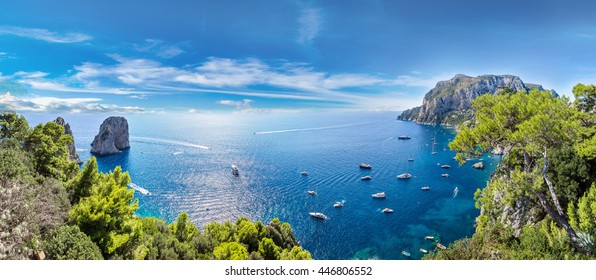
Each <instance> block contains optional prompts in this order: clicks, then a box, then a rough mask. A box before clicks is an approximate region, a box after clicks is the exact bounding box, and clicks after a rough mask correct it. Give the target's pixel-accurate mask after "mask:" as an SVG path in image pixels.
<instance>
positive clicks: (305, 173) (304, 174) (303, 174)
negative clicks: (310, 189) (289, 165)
mask: <svg viewBox="0 0 596 280" xmlns="http://www.w3.org/2000/svg"><path fill="white" fill-rule="evenodd" d="M300 175H302V176H308V172H306V171H302V172H300Z"/></svg>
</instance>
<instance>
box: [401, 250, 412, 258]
mask: <svg viewBox="0 0 596 280" xmlns="http://www.w3.org/2000/svg"><path fill="white" fill-rule="evenodd" d="M401 254H402V255H404V256H406V257H409V256H410V253H408V252H407V251H401Z"/></svg>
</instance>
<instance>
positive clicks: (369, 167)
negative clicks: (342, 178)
mask: <svg viewBox="0 0 596 280" xmlns="http://www.w3.org/2000/svg"><path fill="white" fill-rule="evenodd" d="M359 167H360V168H364V169H372V165H370V164H366V163H361V164H360V165H359Z"/></svg>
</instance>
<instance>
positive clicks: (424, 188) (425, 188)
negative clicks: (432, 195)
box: [421, 186, 430, 191]
mask: <svg viewBox="0 0 596 280" xmlns="http://www.w3.org/2000/svg"><path fill="white" fill-rule="evenodd" d="M421 189H422V190H423V191H428V190H430V187H429V186H424V187H422V188H421Z"/></svg>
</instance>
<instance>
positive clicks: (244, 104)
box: [217, 99, 254, 111]
mask: <svg viewBox="0 0 596 280" xmlns="http://www.w3.org/2000/svg"><path fill="white" fill-rule="evenodd" d="M253 102H254V100H251V99H243V100H242V101H233V100H219V101H217V104H221V105H226V106H233V107H235V108H236V110H239V111H245V110H250V109H252V108H251V106H250V104H251V103H253Z"/></svg>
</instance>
